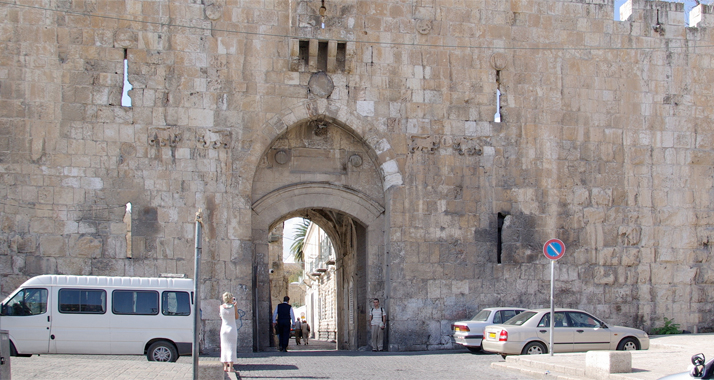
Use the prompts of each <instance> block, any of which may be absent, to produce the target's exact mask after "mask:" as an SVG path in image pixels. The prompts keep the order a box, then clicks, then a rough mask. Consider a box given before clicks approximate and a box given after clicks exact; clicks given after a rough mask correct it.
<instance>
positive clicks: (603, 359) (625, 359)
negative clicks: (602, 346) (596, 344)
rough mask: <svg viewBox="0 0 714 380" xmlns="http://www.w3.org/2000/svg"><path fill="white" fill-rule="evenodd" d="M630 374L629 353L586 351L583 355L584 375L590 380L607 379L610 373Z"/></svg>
mask: <svg viewBox="0 0 714 380" xmlns="http://www.w3.org/2000/svg"><path fill="white" fill-rule="evenodd" d="M630 372H632V355H631V354H630V352H629V351H588V352H587V353H586V354H585V375H586V376H588V377H590V378H592V379H608V378H609V375H610V374H611V373H630Z"/></svg>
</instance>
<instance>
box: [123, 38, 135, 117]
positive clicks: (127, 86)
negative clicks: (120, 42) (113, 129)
mask: <svg viewBox="0 0 714 380" xmlns="http://www.w3.org/2000/svg"><path fill="white" fill-rule="evenodd" d="M128 56H129V54H128V52H127V49H124V86H123V89H122V92H121V105H122V107H131V97H129V91H130V90H131V89H132V88H134V86H132V85H131V83H129V59H128Z"/></svg>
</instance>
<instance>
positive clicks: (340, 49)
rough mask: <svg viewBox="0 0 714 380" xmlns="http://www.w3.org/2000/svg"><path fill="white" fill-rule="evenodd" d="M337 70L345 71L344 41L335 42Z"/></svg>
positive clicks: (345, 54) (345, 51) (345, 50)
mask: <svg viewBox="0 0 714 380" xmlns="http://www.w3.org/2000/svg"><path fill="white" fill-rule="evenodd" d="M336 58H337V71H345V67H347V65H346V62H347V44H346V43H344V42H338V43H337V57H336Z"/></svg>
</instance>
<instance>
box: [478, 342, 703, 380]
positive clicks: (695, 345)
mask: <svg viewBox="0 0 714 380" xmlns="http://www.w3.org/2000/svg"><path fill="white" fill-rule="evenodd" d="M698 353H703V354H704V356H706V358H707V361H709V359H712V358H714V334H677V335H659V336H650V349H649V350H645V351H632V373H619V374H610V376H609V379H610V380H656V379H659V378H661V377H664V376H666V375H671V374H673V373H678V372H684V371H687V370H688V366H689V365H691V357H692V355H694V354H698ZM491 366H492V367H493V368H497V369H501V370H506V371H510V372H511V373H521V374H524V375H528V376H531V377H534V378H548V379H557V380H571V379H572V380H581V379H587V377H585V353H573V354H554V355H553V356H550V355H525V356H509V357H507V358H506V360H505V361H504V360H500V361H497V362H494V363H492V364H491Z"/></svg>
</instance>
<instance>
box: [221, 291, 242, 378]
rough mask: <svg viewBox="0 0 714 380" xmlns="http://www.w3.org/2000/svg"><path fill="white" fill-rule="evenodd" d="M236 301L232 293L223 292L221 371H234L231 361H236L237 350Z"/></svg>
mask: <svg viewBox="0 0 714 380" xmlns="http://www.w3.org/2000/svg"><path fill="white" fill-rule="evenodd" d="M236 304H237V302H236V299H235V297H233V294H231V293H229V292H225V293H223V304H222V305H221V312H220V314H221V362H222V363H223V372H235V371H234V370H233V363H234V362H236V361H238V358H237V356H236V352H237V350H238V329H236V319H237V318H238V307H237V306H236Z"/></svg>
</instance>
